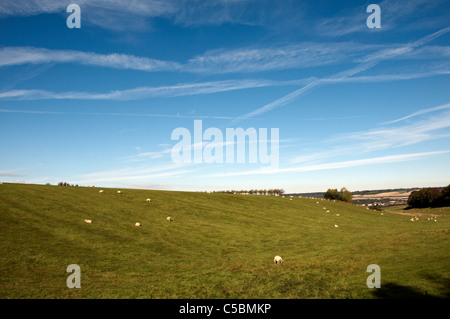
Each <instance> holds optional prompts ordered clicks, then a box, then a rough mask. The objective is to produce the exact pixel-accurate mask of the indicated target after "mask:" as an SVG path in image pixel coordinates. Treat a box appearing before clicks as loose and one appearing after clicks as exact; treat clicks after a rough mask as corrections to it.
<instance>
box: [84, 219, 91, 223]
mask: <svg viewBox="0 0 450 319" xmlns="http://www.w3.org/2000/svg"><path fill="white" fill-rule="evenodd" d="M84 222H85V223H87V224H92V220H90V219H85V220H84Z"/></svg>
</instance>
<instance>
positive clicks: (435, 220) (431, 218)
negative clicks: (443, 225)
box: [410, 216, 437, 223]
mask: <svg viewBox="0 0 450 319" xmlns="http://www.w3.org/2000/svg"><path fill="white" fill-rule="evenodd" d="M436 218H437V217H436V216H432V217H428V218H427V220H432V221H434V222H435V223H437V219H436ZM416 220H419V217H416V216H415V217H412V218H411V219H410V221H412V222H413V221H416Z"/></svg>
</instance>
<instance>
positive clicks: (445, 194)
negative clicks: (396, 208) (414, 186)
mask: <svg viewBox="0 0 450 319" xmlns="http://www.w3.org/2000/svg"><path fill="white" fill-rule="evenodd" d="M407 204H408V207H407V208H408V209H409V208H425V207H446V206H450V185H448V186H447V187H444V188H443V189H442V190H441V189H440V188H437V187H428V188H423V189H421V190H418V191H414V192H412V193H411V195H409V197H408V201H407Z"/></svg>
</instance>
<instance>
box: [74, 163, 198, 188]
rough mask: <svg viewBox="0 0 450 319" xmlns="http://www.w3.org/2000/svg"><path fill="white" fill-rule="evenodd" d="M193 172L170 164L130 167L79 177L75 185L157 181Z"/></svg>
mask: <svg viewBox="0 0 450 319" xmlns="http://www.w3.org/2000/svg"><path fill="white" fill-rule="evenodd" d="M191 172H193V171H192V170H188V169H183V168H182V167H181V166H180V165H175V164H170V165H166V166H153V167H151V168H148V167H132V168H131V167H128V168H123V169H116V170H110V171H101V172H94V173H89V174H84V175H81V176H78V180H77V181H74V182H73V183H75V184H87V183H89V184H92V183H99V182H121V181H137V180H142V179H156V178H166V177H175V176H182V175H185V174H187V173H191Z"/></svg>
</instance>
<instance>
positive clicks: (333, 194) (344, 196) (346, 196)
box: [323, 187, 352, 203]
mask: <svg viewBox="0 0 450 319" xmlns="http://www.w3.org/2000/svg"><path fill="white" fill-rule="evenodd" d="M323 198H325V199H330V200H340V201H344V202H349V203H351V202H352V193H351V192H350V191H349V190H347V188H345V187H342V188H341V191H340V192H338V190H337V189H336V188H334V189H331V188H329V189H328V190H327V191H326V192H325V194H324V195H323Z"/></svg>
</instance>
